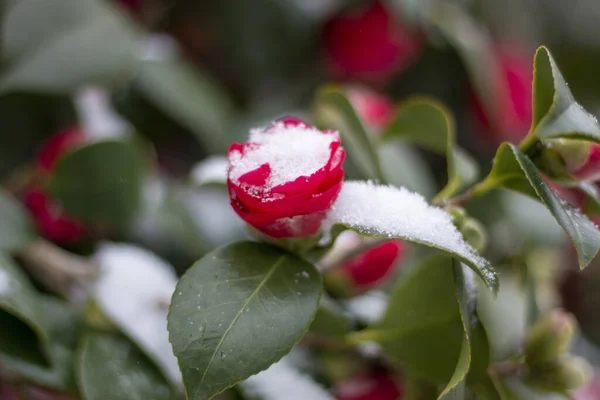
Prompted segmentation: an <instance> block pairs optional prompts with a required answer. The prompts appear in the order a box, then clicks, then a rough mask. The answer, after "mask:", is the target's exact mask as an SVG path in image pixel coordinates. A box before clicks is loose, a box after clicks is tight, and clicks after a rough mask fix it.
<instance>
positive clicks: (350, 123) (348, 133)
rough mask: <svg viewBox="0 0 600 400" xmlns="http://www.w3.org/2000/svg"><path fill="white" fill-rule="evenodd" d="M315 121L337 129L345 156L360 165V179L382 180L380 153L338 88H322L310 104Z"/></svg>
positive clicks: (320, 124) (323, 125) (344, 95)
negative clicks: (345, 152) (346, 154)
mask: <svg viewBox="0 0 600 400" xmlns="http://www.w3.org/2000/svg"><path fill="white" fill-rule="evenodd" d="M313 108H314V109H313V115H314V119H315V123H316V124H317V126H318V127H319V128H321V129H335V130H337V131H339V132H340V135H341V137H342V142H343V144H344V148H345V149H346V151H347V153H348V157H349V158H350V160H352V161H353V162H354V163H355V164H356V166H357V167H358V168H359V169H360V171H361V173H362V176H361V177H360V178H362V179H372V180H378V181H380V182H384V177H383V174H382V171H381V167H380V165H379V157H378V155H377V152H376V151H375V148H374V147H373V143H372V141H371V138H370V136H369V132H368V131H367V129H366V128H365V125H364V123H363V121H362V120H361V119H360V117H359V116H358V114H357V113H356V111H355V110H354V108H353V107H352V104H351V103H350V100H348V97H347V96H346V94H345V93H344V92H343V90H341V89H340V88H337V87H334V86H327V87H324V88H322V89H321V90H320V91H319V92H318V94H317V98H316V100H315V103H314V106H313Z"/></svg>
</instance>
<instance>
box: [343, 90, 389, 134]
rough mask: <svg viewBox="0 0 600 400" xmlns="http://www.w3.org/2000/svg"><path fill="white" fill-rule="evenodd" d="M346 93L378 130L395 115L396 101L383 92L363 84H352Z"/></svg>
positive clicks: (364, 119)
mask: <svg viewBox="0 0 600 400" xmlns="http://www.w3.org/2000/svg"><path fill="white" fill-rule="evenodd" d="M346 94H347V95H348V99H349V100H350V102H351V103H352V106H353V107H354V109H355V110H356V111H357V113H358V115H359V116H360V117H361V118H362V119H363V121H365V122H366V123H367V125H370V126H372V127H373V128H375V129H376V130H381V129H382V128H384V127H385V126H386V125H387V124H388V123H389V122H390V121H391V120H392V118H393V117H394V102H393V101H392V100H391V99H390V98H389V97H387V96H385V95H383V94H380V93H378V92H376V91H374V90H372V89H369V88H367V87H362V86H350V87H348V88H346Z"/></svg>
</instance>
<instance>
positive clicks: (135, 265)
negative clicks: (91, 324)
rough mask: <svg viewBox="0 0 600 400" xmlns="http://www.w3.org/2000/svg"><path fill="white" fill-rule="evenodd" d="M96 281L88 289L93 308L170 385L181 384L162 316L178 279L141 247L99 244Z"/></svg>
mask: <svg viewBox="0 0 600 400" xmlns="http://www.w3.org/2000/svg"><path fill="white" fill-rule="evenodd" d="M94 261H95V262H96V263H97V265H98V266H99V267H100V277H99V278H98V280H97V281H96V282H95V285H94V287H93V296H94V298H95V299H96V301H97V303H98V305H99V306H100V307H101V309H102V310H103V311H104V313H105V314H106V315H107V317H109V318H110V319H111V320H112V321H113V322H114V323H115V324H116V325H118V326H119V327H121V328H122V329H123V331H124V332H125V333H127V335H128V336H130V337H131V338H132V339H133V340H134V341H135V342H136V343H137V344H138V345H139V346H140V347H141V348H142V349H143V350H144V351H145V352H146V353H147V354H148V355H149V356H151V357H152V358H153V359H154V360H155V361H156V362H157V363H158V364H159V365H160V367H161V369H162V370H163V371H164V372H165V374H167V375H168V376H169V377H170V378H171V379H172V381H173V382H180V381H181V373H180V371H179V367H178V365H177V359H176V358H175V356H174V355H173V350H172V348H171V344H170V342H169V334H168V332H167V312H168V305H169V303H170V301H171V295H172V294H173V292H174V290H175V285H176V283H177V276H176V275H175V272H174V271H173V267H172V266H171V265H169V264H167V263H166V262H165V261H163V260H161V259H160V258H158V257H157V256H156V255H154V254H152V253H151V252H149V251H147V250H144V249H142V248H139V247H136V246H132V245H128V244H115V243H104V244H102V245H101V246H100V248H99V250H98V251H97V252H96V254H95V255H94Z"/></svg>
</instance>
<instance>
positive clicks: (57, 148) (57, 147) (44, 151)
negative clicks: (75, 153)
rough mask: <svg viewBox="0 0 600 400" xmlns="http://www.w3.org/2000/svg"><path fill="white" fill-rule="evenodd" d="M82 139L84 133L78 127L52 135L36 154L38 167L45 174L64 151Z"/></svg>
mask: <svg viewBox="0 0 600 400" xmlns="http://www.w3.org/2000/svg"><path fill="white" fill-rule="evenodd" d="M83 141H84V134H83V131H81V130H80V129H79V128H75V127H74V128H69V129H65V130H63V131H60V132H58V133H56V134H55V135H52V137H50V139H48V140H47V141H46V142H45V143H44V144H43V145H42V148H41V149H40V152H39V153H38V155H37V166H38V169H39V170H40V171H41V172H42V173H45V174H50V173H51V172H52V170H53V169H54V167H55V165H56V162H57V161H58V159H59V158H60V156H62V155H63V154H64V153H65V152H67V151H69V150H71V149H73V148H74V147H76V146H78V145H80V144H81V143H83Z"/></svg>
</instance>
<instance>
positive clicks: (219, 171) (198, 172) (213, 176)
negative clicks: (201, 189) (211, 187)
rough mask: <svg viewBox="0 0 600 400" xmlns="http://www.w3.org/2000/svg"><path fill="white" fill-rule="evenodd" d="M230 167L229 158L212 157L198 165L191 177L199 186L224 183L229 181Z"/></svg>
mask: <svg viewBox="0 0 600 400" xmlns="http://www.w3.org/2000/svg"><path fill="white" fill-rule="evenodd" d="M228 167H229V161H228V160H227V157H223V156H212V157H209V158H207V159H206V160H203V161H202V162H200V163H198V164H196V165H195V166H194V168H193V169H192V171H191V173H190V175H191V177H192V179H193V181H194V183H195V184H197V185H204V184H206V183H211V182H217V183H224V182H226V181H227V168H228Z"/></svg>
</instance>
